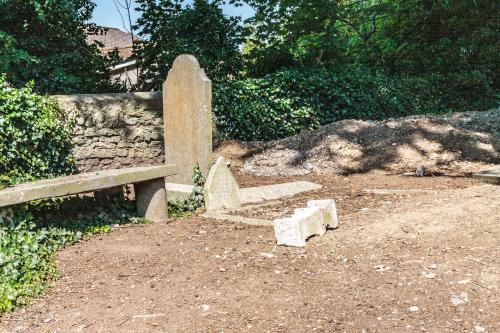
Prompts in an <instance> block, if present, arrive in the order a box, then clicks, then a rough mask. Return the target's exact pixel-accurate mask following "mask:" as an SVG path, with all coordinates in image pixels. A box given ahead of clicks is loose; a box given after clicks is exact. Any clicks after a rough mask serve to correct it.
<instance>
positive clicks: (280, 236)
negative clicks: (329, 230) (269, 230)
mask: <svg viewBox="0 0 500 333" xmlns="http://www.w3.org/2000/svg"><path fill="white" fill-rule="evenodd" d="M273 224H274V235H275V237H276V243H277V244H278V245H287V246H299V247H301V246H306V240H307V239H308V238H309V237H311V236H313V235H320V236H321V235H324V234H325V232H326V223H325V220H324V214H323V211H322V209H321V208H318V207H308V208H298V209H296V210H295V213H294V214H293V216H292V217H288V218H284V219H276V220H274V222H273Z"/></svg>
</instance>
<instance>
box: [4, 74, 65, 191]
mask: <svg viewBox="0 0 500 333" xmlns="http://www.w3.org/2000/svg"><path fill="white" fill-rule="evenodd" d="M71 147H72V146H71V121H70V120H69V119H68V118H67V116H66V114H65V113H64V112H63V111H62V110H61V109H60V108H59V106H58V104H57V102H56V101H55V100H53V99H50V98H47V97H44V96H41V95H38V94H36V93H34V92H33V83H28V84H27V85H26V86H25V87H23V88H20V89H17V88H14V87H12V86H11V85H10V84H9V83H7V82H6V80H5V77H4V76H1V75H0V186H2V185H9V184H15V183H19V182H23V181H27V180H34V179H40V178H50V177H54V176H59V175H64V174H69V173H71V172H72V171H73V170H74V161H73V158H72V156H71Z"/></svg>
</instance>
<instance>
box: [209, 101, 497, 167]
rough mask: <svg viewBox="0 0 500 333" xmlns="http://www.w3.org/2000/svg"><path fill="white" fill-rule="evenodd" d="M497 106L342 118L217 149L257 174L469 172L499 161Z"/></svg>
mask: <svg viewBox="0 0 500 333" xmlns="http://www.w3.org/2000/svg"><path fill="white" fill-rule="evenodd" d="M499 150H500V110H498V109H496V110H490V111H484V112H465V113H455V114H451V115H448V116H442V117H435V116H411V117H405V118H397V119H388V120H385V121H361V120H343V121H338V122H335V123H332V124H329V125H326V126H323V127H321V128H319V129H317V130H314V131H304V132H301V133H300V134H297V135H295V136H292V137H288V138H285V139H282V140H274V141H269V142H252V143H246V142H237V141H230V142H225V143H223V144H222V145H221V146H220V147H219V148H218V150H217V153H219V154H220V155H223V156H225V157H226V158H228V159H230V160H231V161H232V163H233V164H234V165H235V166H237V167H240V168H241V170H240V171H242V172H244V173H250V174H254V175H257V176H298V175H305V174H309V173H341V174H348V173H356V172H366V171H369V170H372V169H384V170H390V171H397V172H405V171H406V172H408V171H414V170H415V169H416V167H417V166H418V165H419V164H423V165H424V166H425V169H426V171H427V173H431V174H449V175H450V174H460V175H463V174H470V173H473V172H476V171H478V170H479V169H481V168H484V167H486V166H490V165H493V164H498V163H500V154H499Z"/></svg>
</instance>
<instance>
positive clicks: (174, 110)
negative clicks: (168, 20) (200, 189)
mask: <svg viewBox="0 0 500 333" xmlns="http://www.w3.org/2000/svg"><path fill="white" fill-rule="evenodd" d="M163 118H164V127H165V134H164V136H165V160H166V161H165V162H166V163H175V164H177V167H178V170H179V172H178V174H177V175H175V176H173V177H169V178H168V182H172V183H182V184H192V183H193V181H192V176H193V168H194V167H196V165H199V167H200V170H201V172H202V174H203V175H206V174H207V173H208V170H209V168H210V163H211V159H212V83H211V81H210V80H209V79H208V78H207V76H206V75H205V71H204V70H203V69H202V68H200V65H199V63H198V60H196V58H195V57H194V56H192V55H188V54H183V55H180V56H178V57H177V58H176V59H175V61H174V63H173V65H172V69H170V71H169V73H168V76H167V79H166V80H165V82H164V83H163Z"/></svg>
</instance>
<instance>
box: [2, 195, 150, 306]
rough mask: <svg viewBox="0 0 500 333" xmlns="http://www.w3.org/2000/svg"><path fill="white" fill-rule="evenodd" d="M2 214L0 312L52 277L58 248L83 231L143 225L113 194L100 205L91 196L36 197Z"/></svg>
mask: <svg viewBox="0 0 500 333" xmlns="http://www.w3.org/2000/svg"><path fill="white" fill-rule="evenodd" d="M89 205H92V207H94V209H93V211H92V212H91V213H90V214H85V211H84V210H82V208H83V207H88V206H89ZM4 212H5V210H4ZM0 213H1V212H0ZM6 215H7V217H8V218H2V216H3V217H5V216H6ZM8 215H9V214H5V213H3V214H0V314H1V313H2V312H5V311H10V310H12V309H13V308H14V307H15V306H17V305H23V304H26V303H27V302H28V301H29V300H30V298H32V297H35V296H37V295H39V294H40V293H41V292H42V291H44V290H45V289H46V288H47V287H49V286H50V283H51V280H53V279H54V278H55V277H56V276H57V270H56V265H55V261H54V254H55V252H56V251H57V250H58V249H60V248H62V247H64V246H67V245H70V244H73V243H75V242H77V241H79V240H81V239H82V238H83V237H85V235H88V234H95V233H107V232H109V231H110V230H111V227H112V225H115V224H123V223H149V221H147V220H144V219H142V218H137V217H136V216H135V215H136V211H135V208H134V205H133V204H132V203H131V202H130V201H126V200H124V199H120V197H118V196H117V197H114V198H111V202H108V204H106V205H103V206H100V205H99V204H98V203H97V202H95V200H94V198H69V199H68V198H65V199H62V198H55V199H47V200H39V201H36V202H33V203H30V204H29V205H20V206H19V207H18V208H16V210H15V211H14V213H13V216H8ZM10 215H12V213H11V214H10ZM65 216H67V217H65Z"/></svg>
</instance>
